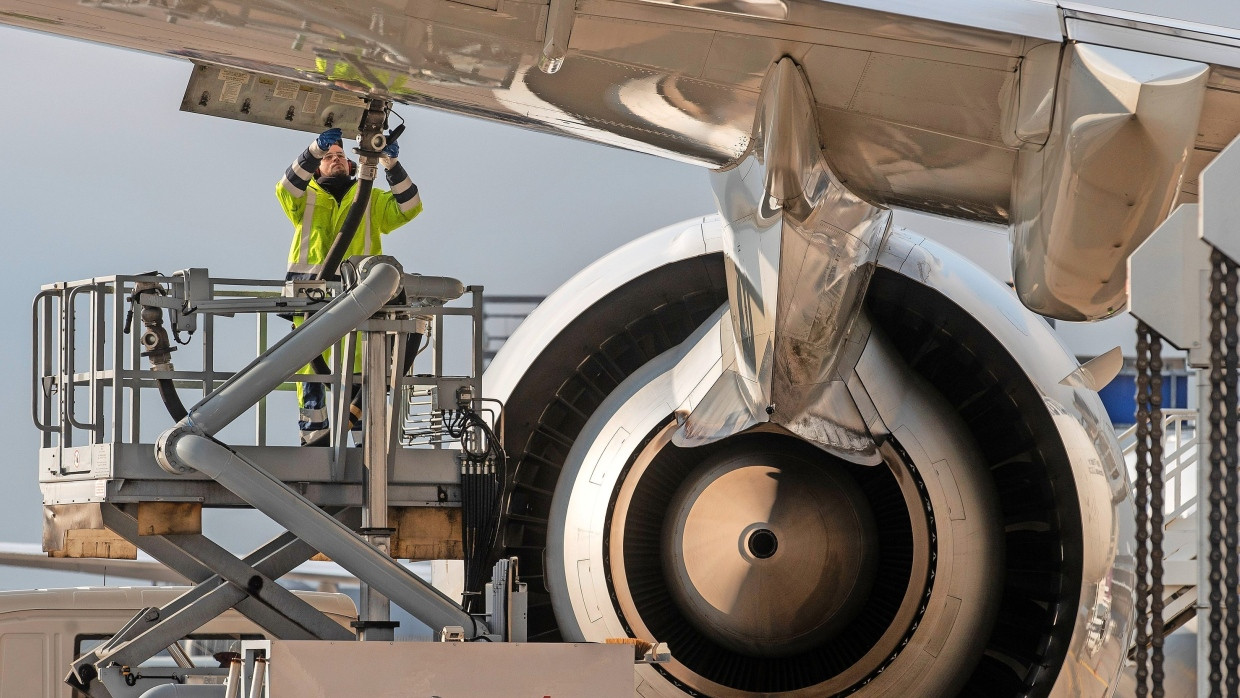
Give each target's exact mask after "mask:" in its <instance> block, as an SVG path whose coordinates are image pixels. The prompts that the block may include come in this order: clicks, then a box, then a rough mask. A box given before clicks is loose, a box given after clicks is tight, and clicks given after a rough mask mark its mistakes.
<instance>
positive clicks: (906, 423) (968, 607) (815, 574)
mask: <svg viewBox="0 0 1240 698" xmlns="http://www.w3.org/2000/svg"><path fill="white" fill-rule="evenodd" d="M718 226H719V223H718V220H717V219H716V218H714V217H707V218H703V219H700V220H695V221H691V222H687V223H684V224H679V225H676V226H670V227H668V228H665V229H663V230H661V231H656V232H655V233H651V234H650V235H648V236H646V237H645V238H642V239H640V240H638V241H636V242H634V243H632V244H630V245H629V246H626V247H625V248H621V249H620V250H617V251H616V252H614V253H612V254H611V255H609V256H608V257H606V258H604V259H602V260H600V261H599V262H597V263H596V264H594V265H592V266H591V267H590V268H588V269H587V270H585V271H583V272H582V273H581V274H579V275H578V276H577V277H575V278H574V279H573V280H571V281H569V282H568V283H567V284H565V286H564V287H562V288H561V289H560V290H558V291H557V292H556V293H555V294H553V295H552V296H550V297H549V298H548V299H547V301H546V302H544V303H543V305H541V306H540V307H539V308H538V309H537V310H536V311H535V312H534V313H533V314H532V315H531V316H530V318H529V319H528V320H527V321H526V323H524V324H523V325H522V327H521V328H520V329H519V330H518V331H517V332H516V333H515V334H514V336H513V337H512V339H510V340H509V342H508V344H506V345H505V347H504V349H503V350H502V351H501V352H500V354H499V355H498V356H497V357H496V359H495V361H494V362H493V363H492V365H491V367H490V368H489V369H488V372H487V375H486V379H485V382H486V385H487V389H488V393H490V394H492V395H495V396H497V397H499V398H501V399H503V400H504V401H505V402H506V404H507V416H506V432H507V437H506V438H507V445H508V449H509V453H510V456H511V457H512V462H511V463H510V472H509V477H508V482H507V493H506V498H505V518H504V527H503V530H502V535H501V544H502V546H503V548H504V550H503V553H504V554H507V555H515V556H517V557H519V558H520V559H521V570H522V576H523V577H525V578H526V579H527V580H528V581H530V582H531V588H532V589H533V590H534V591H535V595H534V598H533V599H532V600H531V605H530V632H531V636H532V637H533V638H535V639H543V640H561V639H562V640H572V641H602V640H604V639H607V638H610V637H621V636H630V637H641V638H645V639H657V640H660V641H664V642H667V643H668V644H669V645H670V647H671V650H672V655H673V661H672V662H670V663H668V664H665V665H661V666H652V667H641V668H639V676H640V680H639V684H638V687H637V692H638V694H640V695H642V696H680V695H708V696H758V695H771V694H776V695H789V696H833V695H862V696H879V695H943V696H949V695H961V696H986V697H987V698H995V697H1000V696H1024V695H1064V696H1067V695H1074V696H1075V695H1084V696H1092V695H1104V694H1105V692H1106V691H1107V689H1108V686H1109V685H1110V684H1111V683H1113V681H1114V678H1115V676H1116V675H1117V674H1118V672H1119V669H1120V664H1121V659H1122V657H1123V655H1124V651H1125V650H1126V648H1127V646H1128V644H1127V643H1128V640H1129V634H1130V625H1131V622H1130V616H1131V612H1130V610H1129V609H1130V608H1131V603H1130V597H1131V586H1132V585H1131V574H1132V572H1131V551H1130V550H1127V549H1125V550H1120V547H1119V546H1120V544H1119V541H1126V540H1129V539H1130V538H1131V536H1130V535H1126V534H1125V531H1124V530H1121V529H1122V527H1124V526H1125V525H1126V522H1128V521H1129V520H1130V519H1131V516H1130V514H1131V511H1130V503H1129V500H1128V489H1127V483H1126V481H1125V476H1124V471H1123V468H1122V465H1121V464H1122V459H1121V457H1120V455H1119V449H1118V446H1117V444H1116V442H1115V438H1114V435H1113V433H1112V430H1111V427H1110V424H1109V422H1108V421H1107V419H1106V416H1105V413H1104V411H1103V409H1102V406H1101V403H1100V401H1099V400H1098V398H1097V395H1096V393H1094V392H1092V391H1091V390H1089V389H1088V388H1087V387H1086V385H1085V383H1084V382H1083V381H1082V380H1081V379H1080V375H1079V368H1080V367H1079V364H1077V362H1076V360H1075V359H1074V358H1073V357H1072V356H1071V355H1070V354H1069V353H1068V352H1067V351H1066V349H1065V348H1064V347H1063V346H1062V345H1061V344H1060V343H1059V341H1058V340H1057V338H1056V337H1055V336H1054V334H1053V332H1051V330H1050V329H1049V327H1047V326H1046V324H1045V323H1044V322H1043V321H1042V320H1041V319H1040V318H1038V317H1037V316H1035V315H1032V314H1030V313H1029V312H1028V311H1026V310H1024V309H1023V308H1022V307H1021V306H1020V304H1019V302H1018V301H1017V300H1016V298H1015V297H1014V295H1013V294H1012V293H1011V292H1010V290H1009V289H1007V288H1005V287H1004V286H1002V285H1001V284H999V283H998V282H996V281H995V280H993V279H992V278H990V277H989V276H987V275H986V274H985V273H984V272H982V271H981V270H978V269H976V268H975V267H973V266H972V265H971V264H970V263H968V262H967V261H965V260H963V259H962V258H960V257H959V256H957V255H955V254H954V253H952V252H950V251H949V250H946V249H945V248H942V247H941V246H938V245H936V244H934V243H931V242H929V241H926V240H924V239H922V238H920V237H918V236H916V235H913V234H911V233H908V232H907V231H896V232H894V233H893V234H892V236H891V237H890V239H889V241H888V243H887V244H886V246H885V247H884V249H883V251H882V254H881V255H880V260H879V268H878V269H877V270H876V271H875V274H874V277H873V280H872V281H871V285H870V288H869V291H868V294H867V298H866V305H865V311H864V313H863V317H862V319H861V321H860V323H859V326H860V327H861V328H862V329H858V330H856V331H855V332H856V336H857V337H859V338H860V339H861V340H862V341H859V342H858V344H859V345H863V349H862V352H861V358H860V359H859V361H858V364H857V370H856V373H857V380H858V381H859V382H860V383H861V385H862V386H863V387H864V390H865V391H866V394H867V395H868V396H869V398H870V401H871V402H872V403H873V406H874V412H875V415H874V416H873V419H875V420H877V421H876V422H875V424H876V425H880V426H881V428H882V431H884V432H885V433H888V434H889V435H890V436H888V437H886V438H884V439H883V441H882V446H881V453H882V463H881V464H879V465H877V466H862V465H856V464H852V463H849V462H846V461H843V460H840V459H838V458H835V457H833V456H831V455H829V454H827V453H825V452H823V451H821V450H819V449H818V448H815V447H814V446H812V445H810V444H808V443H806V442H804V441H801V440H800V439H798V438H796V437H795V436H793V435H791V434H790V433H788V432H786V431H782V430H780V429H774V428H766V429H759V430H751V431H750V432H746V433H744V434H740V435H738V436H735V437H731V438H729V439H726V440H724V441H721V442H718V443H715V444H711V445H709V446H702V447H697V448H679V447H677V446H675V445H674V444H673V443H672V442H671V435H672V433H673V432H674V431H675V427H676V424H677V422H676V414H675V410H676V408H677V406H678V405H680V404H681V403H682V402H683V400H684V399H685V397H686V396H688V395H691V394H692V392H693V389H694V388H695V386H698V385H700V384H702V382H703V381H707V380H708V379H709V376H710V373H711V371H712V367H713V366H714V364H715V362H717V359H718V351H717V344H718V343H717V341H714V339H713V336H712V335H711V332H712V328H713V327H714V326H715V324H716V323H718V322H720V321H724V320H725V319H726V314H725V313H723V312H722V311H721V310H720V308H721V306H722V305H723V304H725V303H726V302H727V293H726V290H725V288H724V273H723V263H722V258H721V255H720V253H719V251H718V240H719V235H718V230H719V228H718ZM712 342H713V344H712ZM712 346H714V347H716V348H715V350H714V353H713V354H712ZM1069 660H1071V661H1069Z"/></svg>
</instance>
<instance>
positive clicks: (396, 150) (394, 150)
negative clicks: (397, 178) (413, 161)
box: [383, 143, 400, 159]
mask: <svg viewBox="0 0 1240 698" xmlns="http://www.w3.org/2000/svg"><path fill="white" fill-rule="evenodd" d="M397 155H400V146H399V145H398V144H396V143H388V145H387V147H386V148H384V149H383V157H385V158H392V159H396V156H397Z"/></svg>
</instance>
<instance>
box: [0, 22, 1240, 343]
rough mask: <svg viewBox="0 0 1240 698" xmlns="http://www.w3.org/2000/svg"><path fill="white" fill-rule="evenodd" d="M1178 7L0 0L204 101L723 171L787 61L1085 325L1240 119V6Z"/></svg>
mask: <svg viewBox="0 0 1240 698" xmlns="http://www.w3.org/2000/svg"><path fill="white" fill-rule="evenodd" d="M1163 5H1165V3H1164V4H1163ZM1179 5H1183V6H1182V7H1180V6H1176V7H1173V8H1167V7H1162V6H1161V5H1160V6H1159V7H1158V8H1157V9H1156V11H1157V12H1158V13H1160V14H1159V15H1155V14H1151V12H1152V11H1155V10H1151V9H1150V8H1151V7H1152V5H1150V3H1142V2H1141V1H1140V0H1101V1H1100V2H1099V3H1098V4H1086V3H1069V2H1064V3H1059V4H1056V3H1053V2H1047V1H1045V0H996V1H991V2H977V1H976V0H942V1H941V2H935V3H921V2H914V1H912V0H843V1H840V2H818V1H805V0H408V1H407V2H400V3H395V2H379V3H372V4H367V5H364V6H362V5H354V4H349V3H326V2H320V1H318V0H256V1H253V2H249V1H247V2H234V1H231V0H194V1H193V2H189V1H185V0H163V1H161V2H141V3H139V2H130V1H124V0H100V1H99V2H89V3H84V2H74V1H73V0H0V22H3V23H7V24H11V25H14V26H18V27H24V28H27V29H34V30H38V31H43V32H50V33H53V34H59V35H63V36H68V37H74V38H79V39H85V40H89V41H95V42H101V43H105V44H110V45H115V46H121V47H126V48H131V49H137V50H141V51H148V52H152V53H157V54H163V55H168V56H175V57H180V58H184V59H188V60H191V61H194V62H195V63H196V64H197V66H198V67H197V68H196V69H195V71H194V76H193V79H194V82H192V83H191V89H189V90H187V92H186V94H185V97H184V101H183V103H182V109H185V110H189V111H201V112H203V113H209V114H214V115H220V116H229V117H231V118H237V119H241V120H248V121H259V122H261V123H266V124H269V125H276V126H285V127H290V128H298V129H302V130H306V131H311V132H318V131H321V130H323V129H324V128H325V127H327V126H328V125H336V126H339V125H342V124H343V123H344V122H345V121H347V120H348V112H349V110H351V109H354V110H355V109H356V107H357V105H358V103H359V101H358V99H357V97H358V96H367V95H375V96H382V97H385V98H389V99H392V100H394V101H396V102H402V103H406V104H418V105H425V106H429V107H433V108H437V109H443V110H447V111H450V112H455V113H459V114H467V115H473V116H478V117H483V118H488V119H493V120H496V121H501V122H505V123H510V124H514V125H517V126H520V127H523V128H527V129H533V130H539V131H545V132H551V133H558V134H563V135H568V136H573V137H578V138H583V139H587V140H591V141H595V142H598V143H604V144H607V145H612V146H617V147H622V148H627V149H631V150H635V151H640V152H645V153H652V154H655V155H659V156H662V157H668V158H673V159H676V160H681V161H686V162H691V163H696V164H699V165H703V166H705V167H709V168H712V169H714V168H723V169H726V168H729V167H732V166H735V165H736V164H737V163H739V162H740V161H741V158H742V156H743V155H744V154H745V153H746V152H748V151H749V150H751V149H752V148H753V147H754V143H755V140H754V136H755V132H754V129H755V115H756V110H757V107H758V104H759V93H760V89H761V85H762V81H763V79H764V77H765V76H766V75H767V74H768V73H769V72H770V71H771V66H772V65H773V64H774V63H775V61H777V60H778V59H780V58H781V57H784V56H788V57H791V58H792V59H793V60H794V61H795V63H796V65H797V66H798V68H799V70H801V71H802V72H803V73H804V75H805V77H806V79H807V80H808V84H809V88H810V90H811V92H812V100H813V107H814V114H813V117H814V120H815V123H816V125H817V129H818V131H819V140H820V142H821V145H822V150H823V154H824V155H825V157H826V159H827V161H828V162H829V163H830V166H831V168H832V170H833V171H834V173H835V174H836V175H837V176H838V177H839V178H840V180H841V182H842V183H844V184H845V186H847V188H848V189H849V190H851V191H852V192H853V193H855V194H857V195H858V196H859V197H861V198H863V199H865V200H866V201H869V202H871V203H876V204H880V205H885V206H903V207H908V208H913V209H918V210H923V211H929V212H932V213H938V214H942V215H947V216H951V217H956V218H965V219H971V220H979V221H987V222H992V223H1003V224H1011V225H1012V226H1013V228H1014V230H1015V247H1016V252H1015V254H1016V256H1015V257H1014V264H1013V266H1014V267H1015V269H1016V284H1017V290H1018V292H1019V293H1020V295H1021V297H1022V300H1023V301H1024V302H1025V303H1026V305H1027V306H1028V307H1030V308H1031V309H1033V310H1035V311H1037V312H1039V313H1042V314H1043V315H1047V316H1051V317H1058V318H1062V319H1073V320H1083V319H1096V318H1100V317H1107V316H1109V315H1112V314H1114V313H1116V312H1119V311H1120V310H1121V309H1122V308H1123V307H1124V304H1125V302H1126V291H1125V282H1126V271H1125V270H1124V266H1123V263H1124V260H1126V258H1127V254H1128V253H1129V252H1131V250H1132V249H1134V248H1135V246H1136V245H1137V244H1139V243H1140V242H1141V241H1142V240H1144V238H1145V237H1146V236H1147V235H1148V234H1149V233H1150V232H1151V231H1152V230H1153V228H1154V227H1155V226H1156V225H1157V224H1158V223H1159V222H1161V220H1163V219H1164V218H1165V216H1166V215H1167V213H1168V212H1169V211H1170V209H1171V207H1172V206H1173V205H1175V204H1177V203H1186V202H1192V201H1195V198H1196V193H1197V182H1196V179H1197V174H1198V173H1199V172H1200V170H1201V169H1202V168H1203V167H1204V166H1205V165H1206V164H1208V163H1209V162H1210V160H1211V159H1212V158H1213V156H1214V154H1215V153H1217V152H1219V151H1220V150H1221V149H1222V148H1223V147H1225V146H1226V145H1227V144H1228V143H1229V142H1230V141H1231V140H1232V139H1233V138H1234V137H1235V136H1236V135H1237V134H1238V133H1240V89H1238V88H1240V11H1238V10H1236V9H1234V8H1232V7H1231V6H1229V5H1228V4H1226V3H1223V2H1207V3H1181V4H1179ZM1134 9H1135V10H1144V11H1145V12H1141V11H1133V10H1134ZM118 79H127V78H126V76H118ZM1106 115H1111V116H1113V117H1114V118H1112V119H1109V120H1108V119H1106V118H1103V117H1105V116H1106ZM1128 116H1133V117H1139V121H1140V123H1138V124H1135V125H1133V124H1130V125H1128V126H1127V127H1125V128H1120V126H1121V125H1122V123H1123V119H1124V118H1127V117H1128ZM1099 119H1101V121H1100V120H1099ZM1107 124H1110V125H1109V126H1108V125H1107ZM344 125H345V126H346V130H347V124H344ZM1136 163H1141V165H1140V166H1135V165H1136ZM1133 192H1140V195H1139V196H1138V195H1135V194H1133ZM1099 231H1104V232H1105V233H1106V235H1105V236H1104V237H1109V238H1113V239H1107V240H1103V241H1099V240H1098V239H1096V238H1097V236H1098V234H1099ZM1095 247H1097V248H1098V249H1096V250H1094V249H1093V248H1095ZM1043 258H1049V259H1050V261H1049V262H1046V263H1043V261H1042V259H1043ZM1099 270H1102V271H1101V272H1100V271H1099Z"/></svg>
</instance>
